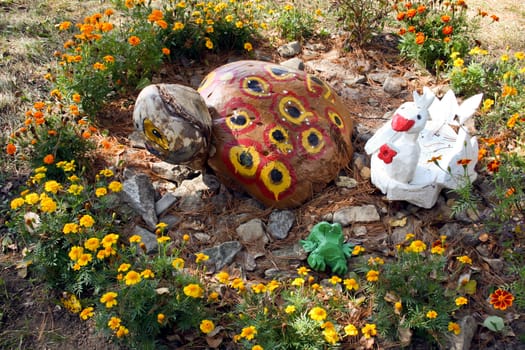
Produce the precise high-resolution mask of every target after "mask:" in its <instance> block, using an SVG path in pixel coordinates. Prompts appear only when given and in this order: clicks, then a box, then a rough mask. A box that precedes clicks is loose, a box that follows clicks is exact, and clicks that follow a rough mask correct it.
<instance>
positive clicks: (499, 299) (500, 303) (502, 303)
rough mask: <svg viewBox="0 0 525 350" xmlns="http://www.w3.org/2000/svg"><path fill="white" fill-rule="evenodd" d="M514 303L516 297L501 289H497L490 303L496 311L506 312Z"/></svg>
mask: <svg viewBox="0 0 525 350" xmlns="http://www.w3.org/2000/svg"><path fill="white" fill-rule="evenodd" d="M513 301H514V296H513V295H512V294H510V293H509V292H507V291H506V290H503V289H501V288H499V289H496V290H495V291H494V292H493V293H492V294H491V295H490V301H489V303H490V304H491V305H492V306H493V307H494V308H495V309H499V310H506V309H507V308H508V307H511V306H512V302H513Z"/></svg>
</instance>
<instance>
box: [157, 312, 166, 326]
mask: <svg viewBox="0 0 525 350" xmlns="http://www.w3.org/2000/svg"><path fill="white" fill-rule="evenodd" d="M164 320H166V315H164V314H162V313H161V314H157V322H158V323H160V324H163V323H164Z"/></svg>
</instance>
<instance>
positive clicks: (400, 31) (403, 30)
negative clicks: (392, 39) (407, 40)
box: [397, 28, 407, 35]
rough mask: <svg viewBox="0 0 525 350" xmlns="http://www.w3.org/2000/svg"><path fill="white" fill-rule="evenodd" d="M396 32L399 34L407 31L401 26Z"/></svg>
mask: <svg viewBox="0 0 525 350" xmlns="http://www.w3.org/2000/svg"><path fill="white" fill-rule="evenodd" d="M397 33H398V34H399V35H405V34H406V33H407V30H406V29H405V28H401V29H399V31H398V32H397Z"/></svg>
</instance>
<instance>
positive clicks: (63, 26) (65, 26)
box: [58, 21, 71, 30]
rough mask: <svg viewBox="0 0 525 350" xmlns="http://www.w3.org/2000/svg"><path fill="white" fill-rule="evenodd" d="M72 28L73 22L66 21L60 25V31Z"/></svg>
mask: <svg viewBox="0 0 525 350" xmlns="http://www.w3.org/2000/svg"><path fill="white" fill-rule="evenodd" d="M70 27H71V22H69V21H64V22H62V23H60V24H59V25H58V30H68V29H69V28H70Z"/></svg>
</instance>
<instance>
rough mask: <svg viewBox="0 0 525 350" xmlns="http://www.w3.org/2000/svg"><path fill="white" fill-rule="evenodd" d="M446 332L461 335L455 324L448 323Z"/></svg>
mask: <svg viewBox="0 0 525 350" xmlns="http://www.w3.org/2000/svg"><path fill="white" fill-rule="evenodd" d="M448 331H449V332H452V333H454V334H455V335H458V334H460V333H461V327H460V326H459V324H457V323H456V322H449V323H448Z"/></svg>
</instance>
